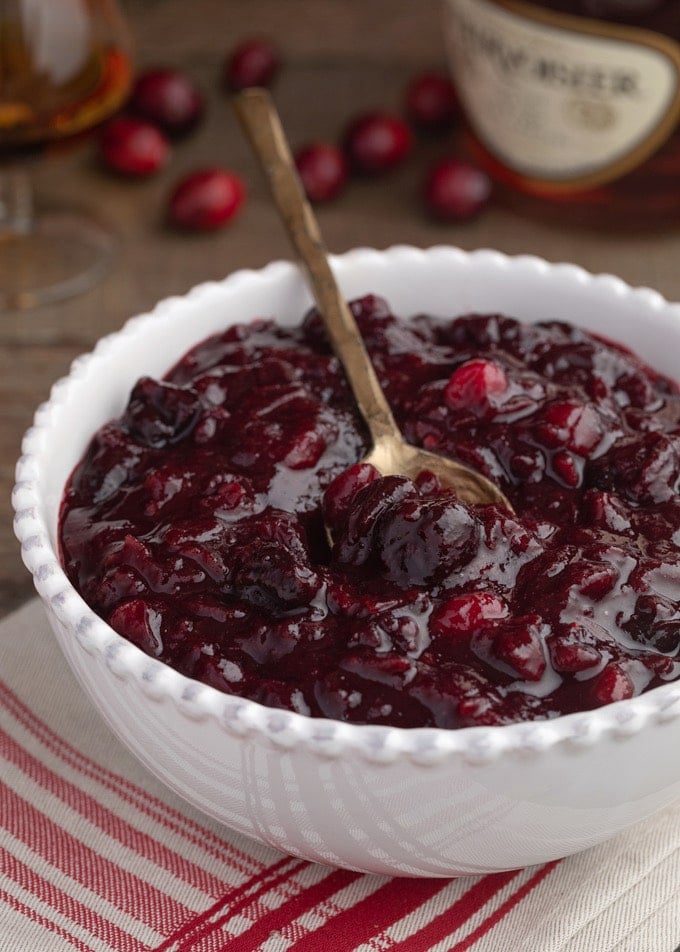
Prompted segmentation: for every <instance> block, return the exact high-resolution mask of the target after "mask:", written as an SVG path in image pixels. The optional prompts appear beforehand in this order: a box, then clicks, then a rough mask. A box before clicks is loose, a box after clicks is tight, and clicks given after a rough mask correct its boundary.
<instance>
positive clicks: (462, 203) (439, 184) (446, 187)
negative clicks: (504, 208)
mask: <svg viewBox="0 0 680 952" xmlns="http://www.w3.org/2000/svg"><path fill="white" fill-rule="evenodd" d="M490 196H491V180H490V178H489V177H488V175H486V174H485V173H484V172H482V171H481V169H478V168H476V167H475V166H474V165H470V164H469V163H467V162H463V161H461V160H460V159H444V161H442V162H439V163H438V164H437V165H435V166H434V167H433V168H432V169H431V170H430V172H429V174H428V176H427V178H426V180H425V188H424V200H425V206H426V207H427V209H428V211H429V212H430V214H432V215H433V216H434V217H435V218H439V219H440V220H441V221H466V220H467V219H469V218H474V217H475V215H477V214H479V212H480V211H481V210H482V209H483V208H484V206H485V205H486V204H487V202H488V201H489V198H490Z"/></svg>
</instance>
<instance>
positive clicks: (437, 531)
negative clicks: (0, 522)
mask: <svg viewBox="0 0 680 952" xmlns="http://www.w3.org/2000/svg"><path fill="white" fill-rule="evenodd" d="M352 308H353V311H354V313H355V315H356V317H357V320H358V322H359V325H360V328H361V331H362V334H363V336H364V339H365V341H366V343H367V346H368V348H369V351H370V353H371V356H372V359H373V361H374V364H375V367H376V370H377V372H378V375H379V377H380V379H381V382H382V384H383V387H384V388H385V390H386V393H387V396H388V399H389V401H390V403H391V405H392V407H393V409H394V412H395V415H396V418H397V420H398V422H399V424H400V426H401V427H402V429H403V431H404V433H405V435H406V437H407V439H408V440H409V441H411V442H413V443H416V444H418V445H422V446H424V447H426V448H428V449H432V450H435V451H438V452H442V453H444V454H447V455H451V456H452V457H455V458H457V459H460V460H462V461H463V462H466V463H469V464H470V465H472V466H474V467H477V468H478V469H479V470H480V471H482V472H484V473H485V475H487V476H489V477H490V478H491V479H494V480H495V481H497V482H498V483H499V485H500V486H501V488H502V489H503V491H504V492H505V493H506V494H507V495H508V497H509V498H510V499H511V500H512V502H513V505H514V506H515V508H516V513H517V514H516V515H515V516H510V515H509V514H508V513H506V512H504V511H502V510H500V509H498V508H497V507H494V506H478V507H466V506H464V505H462V504H460V503H459V502H458V501H457V500H456V498H455V497H454V496H453V495H452V494H451V493H449V492H443V491H442V490H441V488H440V487H438V486H437V485H436V484H435V482H434V481H433V480H432V479H431V478H430V477H428V475H427V474H422V476H421V477H420V479H419V480H418V482H417V484H414V483H412V482H410V481H409V480H407V479H405V478H402V477H387V478H380V477H379V475H378V474H377V473H376V472H375V471H374V470H372V469H371V468H370V467H366V466H357V465H356V462H357V460H358V459H360V458H361V456H362V455H363V453H364V452H365V451H366V449H367V444H366V434H365V432H364V430H363V427H362V425H361V423H360V421H359V419H358V417H357V415H356V412H355V410H354V408H353V404H352V399H351V395H350V393H349V390H348V387H347V385H346V382H345V380H344V377H343V375H342V372H341V370H340V368H339V365H338V363H337V361H336V360H335V358H333V357H332V356H331V355H330V354H329V351H328V348H327V345H326V343H325V338H324V335H323V331H322V327H321V322H320V320H319V318H318V316H317V315H316V314H315V313H314V312H311V313H310V314H309V315H307V317H306V318H305V320H304V321H303V323H302V325H301V326H300V327H299V328H297V329H292V330H291V329H284V328H282V327H280V326H278V325H276V324H275V323H274V322H273V321H269V320H262V321H256V322H253V323H251V324H248V325H237V326H235V327H231V328H230V329H229V330H227V331H226V332H225V333H224V334H221V335H218V336H215V337H213V338H211V339H209V340H208V341H205V342H203V343H201V344H199V345H198V346H197V347H195V348H194V349H193V350H192V351H190V352H189V353H188V354H187V355H186V356H185V357H184V358H183V359H182V360H181V361H180V362H179V363H178V364H177V365H176V366H175V367H174V368H173V369H172V370H171V371H170V372H169V373H168V374H167V376H166V378H165V379H164V380H163V381H154V380H151V379H149V378H145V379H143V380H141V381H139V382H138V384H137V385H136V386H135V388H134V390H133V392H132V394H131V396H130V400H129V403H128V406H127V408H126V410H125V413H124V414H123V416H122V417H121V418H120V419H119V420H116V421H112V422H110V423H108V424H107V425H106V426H104V427H103V428H102V429H101V430H100V431H99V432H98V433H97V434H96V435H95V436H94V438H93V440H92V443H91V445H90V447H89V449H88V451H87V453H86V455H85V457H84V459H83V460H82V462H81V463H80V464H79V466H78V467H77V468H76V470H75V472H74V474H73V476H72V479H71V481H70V484H69V486H68V488H67V492H66V495H65V498H64V502H63V507H62V518H61V546H62V557H63V560H64V564H65V566H66V569H67V572H68V574H69V577H70V578H71V580H72V581H73V583H74V585H75V586H76V587H77V588H78V590H79V591H80V592H81V593H82V594H83V597H84V598H85V599H86V601H87V602H88V603H89V604H90V605H91V606H92V607H93V608H94V610H95V611H97V612H98V613H99V614H100V615H101V616H102V617H103V618H105V619H106V620H107V621H108V622H109V623H110V624H111V625H112V626H113V627H114V628H115V629H116V630H117V631H119V632H120V633H121V634H123V635H124V636H125V637H127V638H128V639H130V640H131V641H133V642H134V643H135V644H137V645H138V646H139V647H140V648H142V650H144V651H145V652H147V653H148V654H150V655H152V656H155V657H159V658H161V659H162V660H164V661H165V662H167V663H168V664H169V665H171V666H172V667H174V668H177V669H178V670H180V671H182V672H184V673H185V674H187V675H189V676H191V677H194V678H196V679H198V680H202V681H205V682H207V683H209V684H212V685H213V686H215V687H217V688H218V689H220V690H222V691H225V692H228V693H232V694H237V695H242V696H245V697H249V698H251V699H253V700H256V701H260V702H262V703H264V704H267V705H271V706H274V707H283V708H289V709H292V710H295V711H298V712H300V713H303V714H309V715H312V716H325V717H333V718H338V719H341V720H347V721H353V722H357V723H383V724H395V725H399V726H407V727H415V726H439V727H445V728H456V727H460V726H468V725H474V724H502V723H509V722H512V721H517V720H524V719H535V718H547V717H554V716H556V715H558V714H560V713H566V712H570V711H575V710H585V709H589V708H592V707H597V706H599V705H602V704H606V703H609V702H611V701H616V700H620V699H623V698H627V697H631V696H633V695H635V694H639V693H640V692H642V691H644V690H647V689H649V688H650V687H653V686H656V685H658V684H661V683H663V682H664V681H667V680H672V679H674V678H676V677H678V676H680V663H679V662H678V661H676V660H675V658H676V655H677V654H678V649H679V647H680V504H679V502H678V490H679V489H680V390H679V389H678V387H677V386H676V385H675V384H674V383H672V382H671V381H669V380H667V379H666V378H663V377H660V376H659V375H657V374H656V373H654V371H652V370H651V369H650V368H648V367H647V366H645V365H644V364H643V363H642V362H641V361H640V360H638V359H637V358H636V357H634V356H633V355H632V354H630V352H629V351H627V350H626V349H625V348H622V347H619V346H618V345H615V344H611V343H609V342H605V341H602V340H600V339H598V338H595V337H593V336H590V335H589V334H587V333H586V332H584V331H581V330H579V329H577V328H575V327H571V326H568V325H565V324H557V323H550V322H547V323H544V324H541V325H527V324H522V323H519V322H517V321H515V320H513V319H512V318H509V317H504V316H500V315H482V316H479V315H467V316H463V317H459V318H456V319H453V320H443V319H436V318H432V317H428V316H422V315H421V316H416V317H414V318H412V319H411V320H408V321H405V320H401V319H398V318H396V317H394V316H393V315H392V314H391V312H390V309H389V307H388V305H387V304H386V303H385V302H384V301H382V300H381V299H379V298H376V297H373V296H367V297H366V298H363V299H361V300H359V301H356V302H354V303H353V304H352ZM324 519H325V521H326V523H327V524H328V525H329V526H331V527H332V529H333V532H334V538H335V545H334V547H333V549H332V551H331V550H330V549H329V547H328V545H327V542H326V537H325V532H324Z"/></svg>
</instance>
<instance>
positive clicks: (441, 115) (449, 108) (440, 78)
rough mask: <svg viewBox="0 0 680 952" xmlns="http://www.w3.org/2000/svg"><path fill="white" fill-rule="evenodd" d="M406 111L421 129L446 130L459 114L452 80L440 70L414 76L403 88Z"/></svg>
mask: <svg viewBox="0 0 680 952" xmlns="http://www.w3.org/2000/svg"><path fill="white" fill-rule="evenodd" d="M405 106H406V113H407V115H408V117H409V119H410V120H411V122H412V123H413V124H414V125H415V126H417V127H418V128H419V129H422V130H424V131H432V132H436V131H439V130H442V129H449V128H450V127H451V126H452V125H453V124H454V122H455V120H456V117H457V115H458V113H459V106H458V97H457V96H456V90H455V88H454V85H453V83H452V82H451V80H450V79H449V78H448V76H445V75H444V74H443V73H422V74H421V75H420V76H414V78H413V79H412V80H411V82H410V83H409V85H408V86H407V88H406V95H405Z"/></svg>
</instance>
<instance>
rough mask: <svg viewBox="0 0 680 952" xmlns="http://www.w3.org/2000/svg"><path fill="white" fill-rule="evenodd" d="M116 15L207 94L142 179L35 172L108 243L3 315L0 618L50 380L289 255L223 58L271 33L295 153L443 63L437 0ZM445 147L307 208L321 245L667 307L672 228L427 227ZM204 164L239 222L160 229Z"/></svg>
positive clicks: (75, 157)
mask: <svg viewBox="0 0 680 952" xmlns="http://www.w3.org/2000/svg"><path fill="white" fill-rule="evenodd" d="M126 10H127V13H128V16H129V21H130V24H131V26H132V29H133V32H134V35H135V39H136V44H137V61H138V63H139V65H140V66H143V65H150V64H167V65H174V66H179V67H182V68H184V69H186V70H187V71H188V72H189V73H190V74H191V75H192V76H194V77H195V79H196V80H197V81H198V83H199V84H200V85H201V86H202V88H203V89H204V91H205V92H206V94H207V95H208V99H209V108H208V113H207V116H206V120H205V122H204V123H203V124H202V125H201V127H200V129H199V130H198V131H197V132H196V133H195V134H194V135H193V136H192V137H190V138H189V139H188V140H186V141H183V142H182V143H181V144H178V145H177V146H176V148H175V150H174V154H173V158H172V161H171V163H170V165H169V166H168V168H167V169H166V170H164V172H163V173H162V174H161V175H159V176H158V177H157V178H154V179H153V180H151V181H147V182H126V181H120V180H117V179H115V178H112V177H110V176H109V175H107V174H106V173H105V172H103V171H102V170H101V169H99V168H98V167H97V164H96V161H95V160H94V150H93V146H92V144H91V143H88V144H85V145H84V146H81V147H80V148H78V149H74V150H73V151H72V152H71V153H69V154H67V155H64V156H60V157H58V158H51V159H48V160H45V161H43V162H41V163H39V164H38V166H37V167H36V169H35V181H36V186H37V190H38V195H39V196H40V195H42V196H44V198H45V199H46V200H47V199H48V198H49V197H50V196H52V195H54V196H58V199H59V201H60V202H63V203H69V202H73V203H74V204H78V205H81V206H85V207H90V208H93V209H95V210H96V211H97V213H98V214H99V215H100V216H101V217H103V218H104V219H106V220H107V221H108V222H109V223H110V226H111V227H112V228H113V229H114V230H115V232H116V234H117V236H118V239H119V247H118V253H117V257H116V260H115V264H114V267H113V268H112V270H111V271H110V273H109V275H108V277H107V278H106V279H105V280H104V281H103V282H102V283H100V284H99V285H98V286H97V287H96V288H95V289H94V290H92V291H90V292H89V293H87V294H85V295H83V296H81V297H79V298H76V299H72V300H70V301H67V302H65V303H62V304H59V305H57V306H52V307H45V308H43V309H40V310H36V311H32V312H25V313H16V314H9V315H7V314H6V315H3V317H2V320H1V322H0V362H1V363H0V500H1V502H0V505H1V506H2V510H1V519H0V613H1V612H4V611H7V610H9V609H11V608H12V607H14V606H16V605H18V604H19V603H20V602H22V601H24V600H25V599H26V598H28V597H29V595H30V594H31V592H32V587H31V583H30V579H29V576H28V573H27V571H26V570H25V569H24V567H23V565H22V563H21V559H20V555H19V548H18V544H17V542H16V540H15V539H14V536H13V533H12V524H11V523H12V519H11V507H10V502H9V496H10V490H11V486H12V483H13V478H14V464H15V460H16V458H17V456H18V454H19V447H20V441H21V435H22V433H23V432H24V430H25V429H26V428H27V427H28V426H29V424H30V422H31V418H32V416H33V412H34V410H35V408H36V406H37V405H38V404H39V403H40V402H41V401H42V400H44V399H45V398H46V397H47V396H48V394H49V390H50V386H51V385H52V383H53V382H54V381H55V380H57V379H58V378H59V377H60V376H62V375H63V374H64V373H65V372H66V371H67V369H68V367H69V364H70V362H71V360H72V359H73V358H74V357H75V356H76V355H77V354H79V353H82V352H84V351H87V350H90V349H91V347H92V345H93V344H94V342H95V341H96V340H97V338H99V337H100V336H101V335H102V334H106V333H109V332H111V331H114V330H116V329H117V328H119V327H120V326H121V325H122V324H123V322H124V321H125V320H126V318H128V317H129V316H131V315H133V314H135V313H139V312H142V311H145V310H147V309H149V308H150V307H151V306H152V305H153V304H154V303H155V302H156V301H157V300H159V299H160V298H162V297H165V296H167V295H170V294H178V293H183V292H184V291H186V290H188V289H189V288H190V287H191V286H192V285H194V284H196V283H198V282H201V281H205V280H207V279H212V278H220V277H223V276H224V275H226V274H228V273H229V272H231V271H233V270H235V269H237V268H243V267H255V268H257V267H259V266H261V265H263V264H265V263H266V262H267V261H269V260H271V259H274V258H288V257H290V251H289V247H288V243H287V240H286V238H285V236H284V234H283V232H282V230H281V227H280V226H279V224H278V221H277V219H276V215H275V213H274V211H273V209H272V205H271V204H270V201H269V199H268V196H267V192H266V188H265V185H264V183H263V181H262V179H261V178H260V176H259V173H258V172H257V170H256V169H255V167H254V165H253V162H252V159H251V157H250V153H249V149H248V147H247V146H246V144H245V142H244V141H243V138H242V136H241V134H240V132H239V131H238V129H237V127H236V123H235V121H234V119H233V117H232V116H231V114H230V109H229V105H228V102H227V99H226V97H225V95H224V93H223V92H222V91H221V90H220V88H219V83H218V76H219V70H220V65H221V63H222V61H223V58H224V55H225V52H226V51H227V50H229V49H230V48H231V47H232V46H233V45H234V44H235V43H236V42H237V41H238V40H239V39H242V38H243V37H245V36H249V35H253V34H268V35H269V36H271V37H274V38H276V41H277V43H278V44H279V46H280V47H281V48H282V50H283V51H284V54H285V57H286V65H285V69H284V70H283V72H282V74H281V76H280V80H279V82H278V84H277V87H276V99H277V102H278V104H279V108H280V111H281V113H282V116H283V119H284V122H285V125H286V127H287V129H288V131H289V135H290V138H291V140H292V142H293V144H294V145H297V144H302V143H303V142H304V141H306V140H309V139H312V138H324V137H325V138H331V139H332V138H335V137H337V135H338V132H339V130H340V129H341V128H342V126H343V125H344V123H345V122H346V120H347V119H348V118H349V117H350V116H352V115H353V114H356V113H357V112H358V111H360V110H364V109H370V108H380V107H385V108H390V109H396V108H399V106H400V102H401V99H402V91H403V88H404V85H405V83H406V82H407V80H408V79H409V77H410V76H412V75H413V74H414V73H415V72H417V71H419V70H421V69H424V68H429V67H439V66H441V65H442V64H443V62H444V47H443V40H442V36H441V29H440V18H439V0H419V2H418V3H414V2H413V0H371V2H370V3H362V2H361V0H314V2H312V0H286V2H285V3H282V2H280V0H229V2H228V3H226V2H224V0H193V2H192V3H188V2H187V0H137V2H129V3H128V4H127V6H126ZM450 148H451V146H450V143H449V142H447V141H446V140H443V141H442V140H439V141H435V142H428V143H425V144H421V145H419V147H418V149H417V150H416V153H415V154H414V156H413V158H412V159H410V160H409V162H408V165H407V166H406V167H405V168H403V169H402V170H400V171H399V172H398V173H397V174H395V175H393V176H391V177H389V178H385V179H381V180H376V181H371V182H364V181H357V182H353V183H352V184H351V187H350V188H349V190H348V191H347V193H346V194H345V195H344V196H343V197H342V198H341V199H340V200H339V201H338V202H337V203H335V204H333V205H329V206H326V207H323V208H321V209H320V210H319V218H320V222H321V226H322V229H323V231H324V234H325V236H326V240H327V243H328V245H329V247H330V249H331V250H332V251H344V250H346V249H348V248H351V247H353V246H358V245H372V246H375V247H378V248H384V247H387V246H389V245H391V244H394V243H410V244H414V245H417V246H421V247H427V246H428V245H432V244H437V243H451V244H455V245H459V246H461V247H463V248H466V249H472V248H477V247H494V248H498V249H500V250H502V251H505V252H508V253H510V254H518V253H534V254H540V255H542V256H543V257H545V258H548V259H549V260H553V261H564V260H567V261H573V262H576V263H577V264H581V265H583V266H584V267H586V268H588V269H590V270H593V271H596V272H600V271H605V272H611V273H615V274H618V275H620V276H621V277H623V278H624V279H625V280H627V281H629V282H631V283H633V284H642V285H649V286H652V287H655V288H657V289H658V290H660V291H661V292H662V293H663V294H665V295H666V296H668V297H670V298H672V299H680V228H679V229H678V230H677V232H672V233H665V234H659V235H646V236H644V237H643V236H637V235H636V234H635V232H634V231H631V232H630V233H621V232H618V233H616V234H611V235H602V234H593V233H588V232H584V231H580V230H577V229H575V228H572V227H568V226H566V225H564V224H562V223H560V222H557V223H549V222H548V221H546V220H541V219H537V218H536V217H529V216H526V215H523V214H522V213H520V212H518V211H516V210H511V209H510V208H506V207H503V206H502V205H501V204H500V203H495V204H494V205H493V206H492V207H490V208H489V209H488V210H487V211H486V212H485V213H484V214H483V215H482V217H480V218H479V219H478V220H477V221H475V222H473V223H468V224H465V225H438V224H435V223H433V222H430V221H428V220H427V218H426V217H425V216H424V215H423V213H422V211H421V210H420V206H419V202H418V196H417V191H418V183H419V181H420V178H421V176H422V173H423V170H424V168H425V167H426V165H427V164H428V163H429V162H430V161H431V160H432V159H433V158H434V157H435V156H437V155H443V154H445V153H446V152H447V150H448V149H450ZM207 164H224V165H226V166H228V167H231V168H233V169H234V170H236V171H238V172H239V173H241V174H242V175H243V176H244V177H245V179H246V180H247V183H248V187H249V190H250V198H249V202H248V205H247V208H246V210H245V212H244V214H243V215H242V217H241V218H240V219H239V220H238V221H237V222H236V223H234V224H233V226H232V227H231V228H227V229H225V230H224V231H222V232H220V233H218V234H211V235H198V236H187V235H182V234H178V233H175V232H173V231H171V230H169V229H167V228H166V227H164V225H163V206H164V200H165V196H166V194H167V192H168V190H169V188H170V186H171V185H172V183H173V182H174V181H175V180H177V179H178V178H179V177H180V176H181V175H182V174H183V173H184V172H185V171H189V170H190V169H192V168H194V167H199V166H202V165H207ZM0 253H1V251H0Z"/></svg>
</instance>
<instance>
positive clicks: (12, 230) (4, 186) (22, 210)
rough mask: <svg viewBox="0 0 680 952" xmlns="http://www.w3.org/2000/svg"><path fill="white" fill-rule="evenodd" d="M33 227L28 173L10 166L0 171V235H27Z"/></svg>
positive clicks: (31, 196) (31, 198)
mask: <svg viewBox="0 0 680 952" xmlns="http://www.w3.org/2000/svg"><path fill="white" fill-rule="evenodd" d="M32 227H33V186H32V184H31V178H30V175H29V173H28V172H27V171H26V170H25V169H22V168H18V167H10V168H7V169H5V170H3V171H0V237H11V236H12V235H27V234H29V233H30V231H31V229H32Z"/></svg>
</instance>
